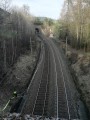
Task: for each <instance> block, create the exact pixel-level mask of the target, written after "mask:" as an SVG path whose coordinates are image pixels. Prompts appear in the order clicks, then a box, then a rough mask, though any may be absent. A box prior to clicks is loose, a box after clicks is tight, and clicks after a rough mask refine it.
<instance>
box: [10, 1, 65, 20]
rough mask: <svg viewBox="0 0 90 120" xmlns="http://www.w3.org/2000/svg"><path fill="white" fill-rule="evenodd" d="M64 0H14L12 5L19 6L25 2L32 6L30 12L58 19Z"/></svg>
mask: <svg viewBox="0 0 90 120" xmlns="http://www.w3.org/2000/svg"><path fill="white" fill-rule="evenodd" d="M63 3H64V0H12V5H17V6H19V7H21V6H23V4H25V5H28V6H30V12H31V14H33V15H34V16H42V17H49V18H52V19H58V18H59V17H60V12H61V9H62V7H63Z"/></svg>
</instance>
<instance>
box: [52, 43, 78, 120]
mask: <svg viewBox="0 0 90 120" xmlns="http://www.w3.org/2000/svg"><path fill="white" fill-rule="evenodd" d="M50 44H51V46H52V51H53V53H54V54H53V56H54V58H57V59H56V60H55V64H57V63H59V66H58V64H57V65H56V68H57V70H58V72H57V80H56V84H57V86H56V89H57V102H58V103H57V109H58V110H57V112H58V113H57V117H58V118H64V119H68V120H71V119H75V118H78V116H77V114H76V111H75V108H74V104H73V103H72V102H73V100H72V98H71V97H72V96H71V93H70V92H71V91H70V88H69V87H68V83H67V80H66V79H65V76H66V75H65V74H64V72H65V71H63V65H62V62H63V61H62V59H61V58H60V55H59V53H58V50H57V49H56V47H55V46H54V44H53V42H52V43H50ZM57 70H56V71H57Z"/></svg>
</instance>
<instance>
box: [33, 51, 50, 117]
mask: <svg viewBox="0 0 90 120" xmlns="http://www.w3.org/2000/svg"><path fill="white" fill-rule="evenodd" d="M49 62H50V59H49V52H48V49H45V60H44V66H43V71H42V75H41V80H40V83H39V88H38V91H37V95H36V99H35V103H34V106H33V110H32V114H33V115H42V116H47V111H48V110H47V108H48V99H49Z"/></svg>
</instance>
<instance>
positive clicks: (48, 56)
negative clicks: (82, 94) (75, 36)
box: [21, 37, 78, 120]
mask: <svg viewBox="0 0 90 120" xmlns="http://www.w3.org/2000/svg"><path fill="white" fill-rule="evenodd" d="M42 38H44V37H42ZM44 39H45V40H42V41H43V48H42V53H41V57H40V62H39V64H38V66H37V69H36V71H35V74H34V76H33V78H32V81H31V83H30V85H29V87H28V89H27V97H26V100H25V102H24V103H23V105H22V107H21V113H22V114H32V115H42V116H49V117H50V116H52V117H55V118H61V119H67V120H71V119H77V118H78V116H77V111H76V106H75V104H74V101H73V96H74V93H72V87H71V85H70V84H71V83H69V82H70V81H69V79H71V78H70V77H69V74H68V72H67V70H66V68H65V65H64V62H63V59H62V55H61V54H60V53H59V51H58V49H57V47H56V46H55V44H54V43H53V41H52V40H50V39H49V40H47V39H46V38H44ZM73 89H74V88H73Z"/></svg>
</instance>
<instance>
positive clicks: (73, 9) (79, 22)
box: [59, 0, 90, 51]
mask: <svg viewBox="0 0 90 120" xmlns="http://www.w3.org/2000/svg"><path fill="white" fill-rule="evenodd" d="M59 23H60V24H61V27H60V29H62V30H61V32H64V33H65V35H64V34H63V35H64V36H61V37H63V38H64V39H65V37H66V35H67V36H68V42H69V43H70V44H71V45H72V46H73V47H75V48H77V49H84V51H90V1H89V0H65V2H64V6H63V10H62V13H61V18H60V21H59Z"/></svg>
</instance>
